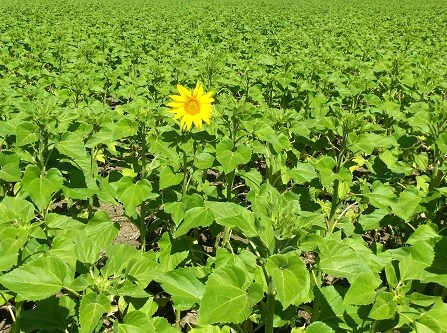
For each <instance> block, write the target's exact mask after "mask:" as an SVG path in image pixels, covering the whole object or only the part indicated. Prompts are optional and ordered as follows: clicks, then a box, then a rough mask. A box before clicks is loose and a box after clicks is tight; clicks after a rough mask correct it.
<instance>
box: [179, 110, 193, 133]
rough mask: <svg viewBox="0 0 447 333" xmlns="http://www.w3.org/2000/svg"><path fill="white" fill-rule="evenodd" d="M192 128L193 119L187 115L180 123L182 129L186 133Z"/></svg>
mask: <svg viewBox="0 0 447 333" xmlns="http://www.w3.org/2000/svg"><path fill="white" fill-rule="evenodd" d="M191 126H192V117H191V116H190V115H189V114H185V115H184V116H183V118H182V120H181V121H180V127H181V128H182V130H184V131H189V130H190V129H191Z"/></svg>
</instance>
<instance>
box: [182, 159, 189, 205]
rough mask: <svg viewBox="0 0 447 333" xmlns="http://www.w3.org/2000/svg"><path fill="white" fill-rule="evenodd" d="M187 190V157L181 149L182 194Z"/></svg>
mask: <svg viewBox="0 0 447 333" xmlns="http://www.w3.org/2000/svg"><path fill="white" fill-rule="evenodd" d="M187 191H188V159H187V156H186V152H185V151H183V187H182V194H183V196H185V195H186V192H187Z"/></svg>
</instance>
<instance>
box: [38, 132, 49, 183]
mask: <svg viewBox="0 0 447 333" xmlns="http://www.w3.org/2000/svg"><path fill="white" fill-rule="evenodd" d="M47 145H48V135H47V132H46V131H45V127H44V125H43V124H40V125H39V166H40V175H41V176H42V177H44V176H45V158H44V156H45V154H46V151H47Z"/></svg>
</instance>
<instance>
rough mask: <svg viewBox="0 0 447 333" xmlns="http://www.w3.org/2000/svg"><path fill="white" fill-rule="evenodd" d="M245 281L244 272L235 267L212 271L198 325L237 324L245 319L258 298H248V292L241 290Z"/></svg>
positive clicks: (201, 304)
mask: <svg viewBox="0 0 447 333" xmlns="http://www.w3.org/2000/svg"><path fill="white" fill-rule="evenodd" d="M245 279H246V277H245V273H244V271H243V270H242V269H240V268H238V267H236V266H227V267H224V268H222V269H218V270H216V271H214V272H213V274H211V276H210V277H209V279H208V281H207V283H206V286H205V292H204V294H203V298H202V301H201V303H200V309H199V317H198V319H197V321H198V324H199V325H208V324H214V323H236V324H237V323H241V322H243V321H244V320H245V319H247V318H248V316H249V315H250V314H251V309H252V307H253V306H254V304H255V303H257V302H258V301H259V300H260V298H259V293H258V295H253V296H252V297H250V296H249V292H247V291H246V290H244V289H242V286H243V285H244V284H245ZM261 297H262V295H261ZM236 309H237V310H236Z"/></svg>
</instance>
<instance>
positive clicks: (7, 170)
mask: <svg viewBox="0 0 447 333" xmlns="http://www.w3.org/2000/svg"><path fill="white" fill-rule="evenodd" d="M19 163H20V158H19V156H17V155H16V154H3V153H2V154H0V179H2V180H4V181H7V182H18V181H20V177H21V175H22V172H21V171H20V167H19Z"/></svg>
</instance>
